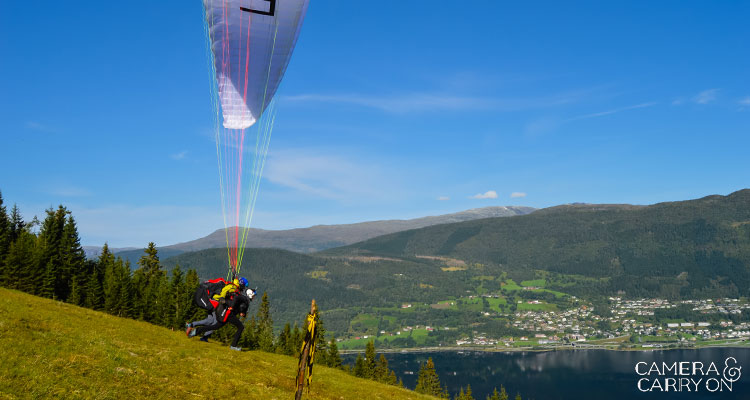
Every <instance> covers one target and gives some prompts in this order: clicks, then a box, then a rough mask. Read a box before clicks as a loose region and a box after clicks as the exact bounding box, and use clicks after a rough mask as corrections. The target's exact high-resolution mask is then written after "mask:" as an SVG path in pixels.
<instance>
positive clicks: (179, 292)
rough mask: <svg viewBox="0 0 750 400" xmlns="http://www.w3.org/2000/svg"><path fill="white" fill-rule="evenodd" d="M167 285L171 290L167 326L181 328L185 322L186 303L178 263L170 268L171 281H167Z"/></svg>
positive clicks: (182, 277)
mask: <svg viewBox="0 0 750 400" xmlns="http://www.w3.org/2000/svg"><path fill="white" fill-rule="evenodd" d="M169 286H170V292H171V293H170V294H169V297H168V300H169V306H170V308H171V312H170V314H171V316H170V321H169V326H170V327H172V328H174V329H181V328H183V324H184V323H185V317H184V314H185V309H186V308H187V306H188V305H187V303H186V302H185V300H186V296H185V292H186V288H185V282H184V274H183V273H182V270H181V269H180V264H175V266H174V268H173V269H172V281H171V282H170V283H169Z"/></svg>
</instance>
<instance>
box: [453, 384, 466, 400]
mask: <svg viewBox="0 0 750 400" xmlns="http://www.w3.org/2000/svg"><path fill="white" fill-rule="evenodd" d="M453 400H466V398H465V397H464V387H463V386H461V390H460V391H459V392H458V394H457V395H456V397H454V398H453Z"/></svg>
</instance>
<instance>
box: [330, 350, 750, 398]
mask: <svg viewBox="0 0 750 400" xmlns="http://www.w3.org/2000/svg"><path fill="white" fill-rule="evenodd" d="M428 357H432V360H433V361H434V362H435V367H436V370H437V373H438V375H439V376H440V381H441V383H442V384H443V385H446V384H447V385H448V390H449V392H450V393H451V395H452V396H453V395H455V393H456V392H458V390H459V387H460V386H464V387H465V386H466V385H467V384H471V388H472V392H473V393H474V397H475V398H476V399H480V400H484V398H485V396H486V395H487V394H491V392H492V389H493V388H495V387H497V388H498V390H499V389H500V385H501V384H502V385H504V386H505V388H506V390H507V391H508V394H509V395H510V398H511V399H512V398H514V397H515V395H516V393H517V392H518V393H521V395H522V397H523V399H524V400H528V399H536V400H545V399H548V400H554V399H575V400H588V399H591V400H594V399H596V400H600V399H612V400H619V399H623V400H625V399H750V376H744V375H745V373H747V374H750V372H747V371H748V367H746V366H748V365H750V349H747V348H705V349H693V350H664V351H628V352H626V351H607V350H565V351H549V352H498V353H489V352H433V353H391V354H386V358H387V359H388V363H389V367H390V368H391V369H393V370H394V371H395V372H396V374H397V375H398V376H399V377H400V378H402V379H403V381H404V385H405V386H406V387H408V388H410V389H413V388H414V387H415V385H416V380H417V374H418V372H419V365H420V363H423V362H425V361H427V358H428ZM727 357H734V358H735V359H736V360H737V365H736V366H737V367H743V368H742V370H741V372H742V373H743V374H742V376H741V377H740V379H739V380H738V381H736V382H734V383H733V387H732V391H731V392H729V391H728V390H727V389H726V388H725V389H724V390H723V391H721V392H719V391H716V392H709V391H708V390H706V388H705V384H704V383H705V381H706V379H707V378H710V377H716V375H711V376H696V377H693V378H695V379H696V380H697V379H700V378H703V382H704V383H702V384H701V385H699V391H697V392H695V391H691V392H687V391H685V389H684V388H683V391H682V392H673V391H671V390H670V391H669V392H663V391H660V392H651V393H644V392H641V391H639V390H638V387H637V384H638V380H639V379H641V378H644V377H645V378H649V379H650V380H649V381H647V382H645V383H647V385H645V387H650V386H651V382H652V381H653V379H654V378H657V376H656V375H657V374H656V373H653V374H652V375H650V376H639V375H638V374H636V371H635V366H636V364H637V363H638V362H645V363H647V364H648V365H649V366H650V365H651V364H652V363H653V362H656V363H658V365H661V363H662V362H666V363H668V364H670V363H672V362H683V361H689V362H692V361H701V362H703V363H704V364H705V365H708V364H709V363H710V362H714V363H715V364H716V367H717V368H718V372H719V374H721V373H722V370H723V369H724V367H725V360H726V359H727ZM345 362H348V363H353V357H352V356H351V355H349V356H347V357H346V358H345ZM668 377H674V375H673V374H667V375H665V376H661V377H659V378H661V379H662V381H663V379H664V378H668ZM678 378H679V376H678Z"/></svg>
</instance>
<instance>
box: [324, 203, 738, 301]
mask: <svg viewBox="0 0 750 400" xmlns="http://www.w3.org/2000/svg"><path fill="white" fill-rule="evenodd" d="M323 254H330V255H381V256H383V255H384V256H391V257H394V256H395V257H408V256H415V255H421V256H424V255H429V256H448V257H453V258H458V259H461V260H465V261H471V262H480V263H484V264H489V265H495V266H501V267H502V268H503V269H504V270H509V271H517V272H524V271H525V272H528V273H533V271H549V272H554V273H559V274H575V275H582V276H587V277H593V278H597V279H599V281H598V282H599V283H600V284H601V285H603V286H604V287H603V288H602V289H608V291H609V292H610V293H613V292H615V291H618V290H624V291H626V292H627V293H628V294H629V295H634V296H640V295H649V296H652V297H653V296H657V295H663V296H669V297H680V296H703V297H708V296H715V295H728V296H732V297H737V296H740V295H744V296H747V295H750V189H746V190H742V191H738V192H735V193H732V194H730V195H728V196H708V197H705V198H702V199H697V200H690V201H681V202H671V203H660V204H654V205H651V206H646V207H642V206H628V205H589V204H579V205H567V206H559V207H552V208H549V209H543V210H539V211H536V212H534V213H532V214H529V215H523V216H518V217H514V218H489V219H481V220H475V221H468V222H461V223H456V224H445V225H438V226H432V227H426V228H422V229H416V230H409V231H403V232H398V233H394V234H390V235H386V236H381V237H378V238H374V239H370V240H367V241H364V242H361V243H357V244H353V245H350V246H347V247H343V248H338V249H333V250H329V251H326V252H324V253H323ZM644 278H648V279H644Z"/></svg>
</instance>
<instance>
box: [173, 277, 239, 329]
mask: <svg viewBox="0 0 750 400" xmlns="http://www.w3.org/2000/svg"><path fill="white" fill-rule="evenodd" d="M199 284H200V280H199V279H198V273H197V272H195V270H194V269H189V270H188V272H187V274H185V297H184V300H183V301H184V303H183V304H185V314H184V315H183V318H182V319H183V320H184V321H185V322H189V321H193V320H194V318H193V317H196V316H197V315H196V314H198V312H199V311H200V312H201V313H202V312H203V310H202V309H200V308H198V306H196V305H195V304H194V303H193V295H194V294H195V291H196V290H198V285H199ZM245 330H246V331H247V329H245ZM243 334H244V332H243Z"/></svg>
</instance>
